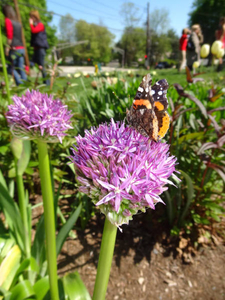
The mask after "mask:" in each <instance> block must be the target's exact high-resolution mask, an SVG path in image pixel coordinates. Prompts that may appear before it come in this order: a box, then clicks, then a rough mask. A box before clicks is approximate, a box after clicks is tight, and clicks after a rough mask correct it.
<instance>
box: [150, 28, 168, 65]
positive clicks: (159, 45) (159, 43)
mask: <svg viewBox="0 0 225 300" xmlns="http://www.w3.org/2000/svg"><path fill="white" fill-rule="evenodd" d="M170 42H171V41H170V38H169V36H168V34H167V33H165V34H160V35H158V34H157V33H156V32H154V31H151V51H150V62H151V65H152V64H154V63H155V62H158V61H159V60H162V59H164V57H165V56H167V54H169V53H171V51H172V47H171V43H170Z"/></svg>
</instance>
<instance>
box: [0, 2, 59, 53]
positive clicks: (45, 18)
mask: <svg viewBox="0 0 225 300" xmlns="http://www.w3.org/2000/svg"><path fill="white" fill-rule="evenodd" d="M10 5H12V6H13V3H10ZM18 6H19V10H20V16H21V20H22V25H23V29H24V35H25V40H26V46H27V50H28V53H29V56H30V57H31V56H32V52H33V48H32V47H30V39H31V31H30V24H29V13H30V11H31V10H38V11H39V14H40V17H41V21H42V22H43V24H44V25H45V29H46V33H47V38H48V43H49V46H50V48H51V47H52V46H54V45H55V44H56V40H57V38H56V36H55V32H56V28H54V27H52V26H50V25H49V23H50V22H51V20H52V15H51V14H49V13H47V5H46V0H40V1H38V3H37V1H35V0H26V1H25V3H24V2H23V3H18ZM13 7H14V6H13ZM0 14H1V16H0V17H1V20H4V17H3V14H2V12H0Z"/></svg>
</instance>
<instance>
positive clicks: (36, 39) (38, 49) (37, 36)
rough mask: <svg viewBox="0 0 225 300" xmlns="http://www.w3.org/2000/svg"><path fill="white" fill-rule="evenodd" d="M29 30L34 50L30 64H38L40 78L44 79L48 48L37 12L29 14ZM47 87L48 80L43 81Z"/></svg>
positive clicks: (42, 25)
mask: <svg viewBox="0 0 225 300" xmlns="http://www.w3.org/2000/svg"><path fill="white" fill-rule="evenodd" d="M29 22H30V29H31V46H32V47H33V48H34V55H33V58H32V62H33V63H36V64H38V66H39V69H40V70H41V72H42V77H43V78H46V76H47V75H46V71H45V66H44V64H45V55H46V49H48V48H49V45H48V41H47V35H46V31H45V26H44V24H43V23H41V20H40V15H39V12H38V11H37V10H33V11H31V12H30V20H29ZM44 83H46V84H47V85H49V84H50V81H49V80H44Z"/></svg>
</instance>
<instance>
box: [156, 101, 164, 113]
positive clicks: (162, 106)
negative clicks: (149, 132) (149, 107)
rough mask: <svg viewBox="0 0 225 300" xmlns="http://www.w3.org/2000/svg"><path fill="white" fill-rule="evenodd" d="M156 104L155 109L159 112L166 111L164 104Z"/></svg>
mask: <svg viewBox="0 0 225 300" xmlns="http://www.w3.org/2000/svg"><path fill="white" fill-rule="evenodd" d="M154 104H155V107H156V108H157V109H158V111H162V110H164V109H165V107H164V105H163V104H162V103H160V102H159V101H156V102H155V103H154Z"/></svg>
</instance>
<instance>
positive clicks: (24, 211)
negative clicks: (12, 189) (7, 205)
mask: <svg viewBox="0 0 225 300" xmlns="http://www.w3.org/2000/svg"><path fill="white" fill-rule="evenodd" d="M16 184H17V192H18V200H19V209H20V214H21V218H22V221H23V226H24V229H25V233H26V234H25V241H24V242H25V252H26V258H29V257H30V236H29V228H28V217H27V203H26V198H25V193H24V184H23V176H22V175H19V174H18V172H17V161H16Z"/></svg>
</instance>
